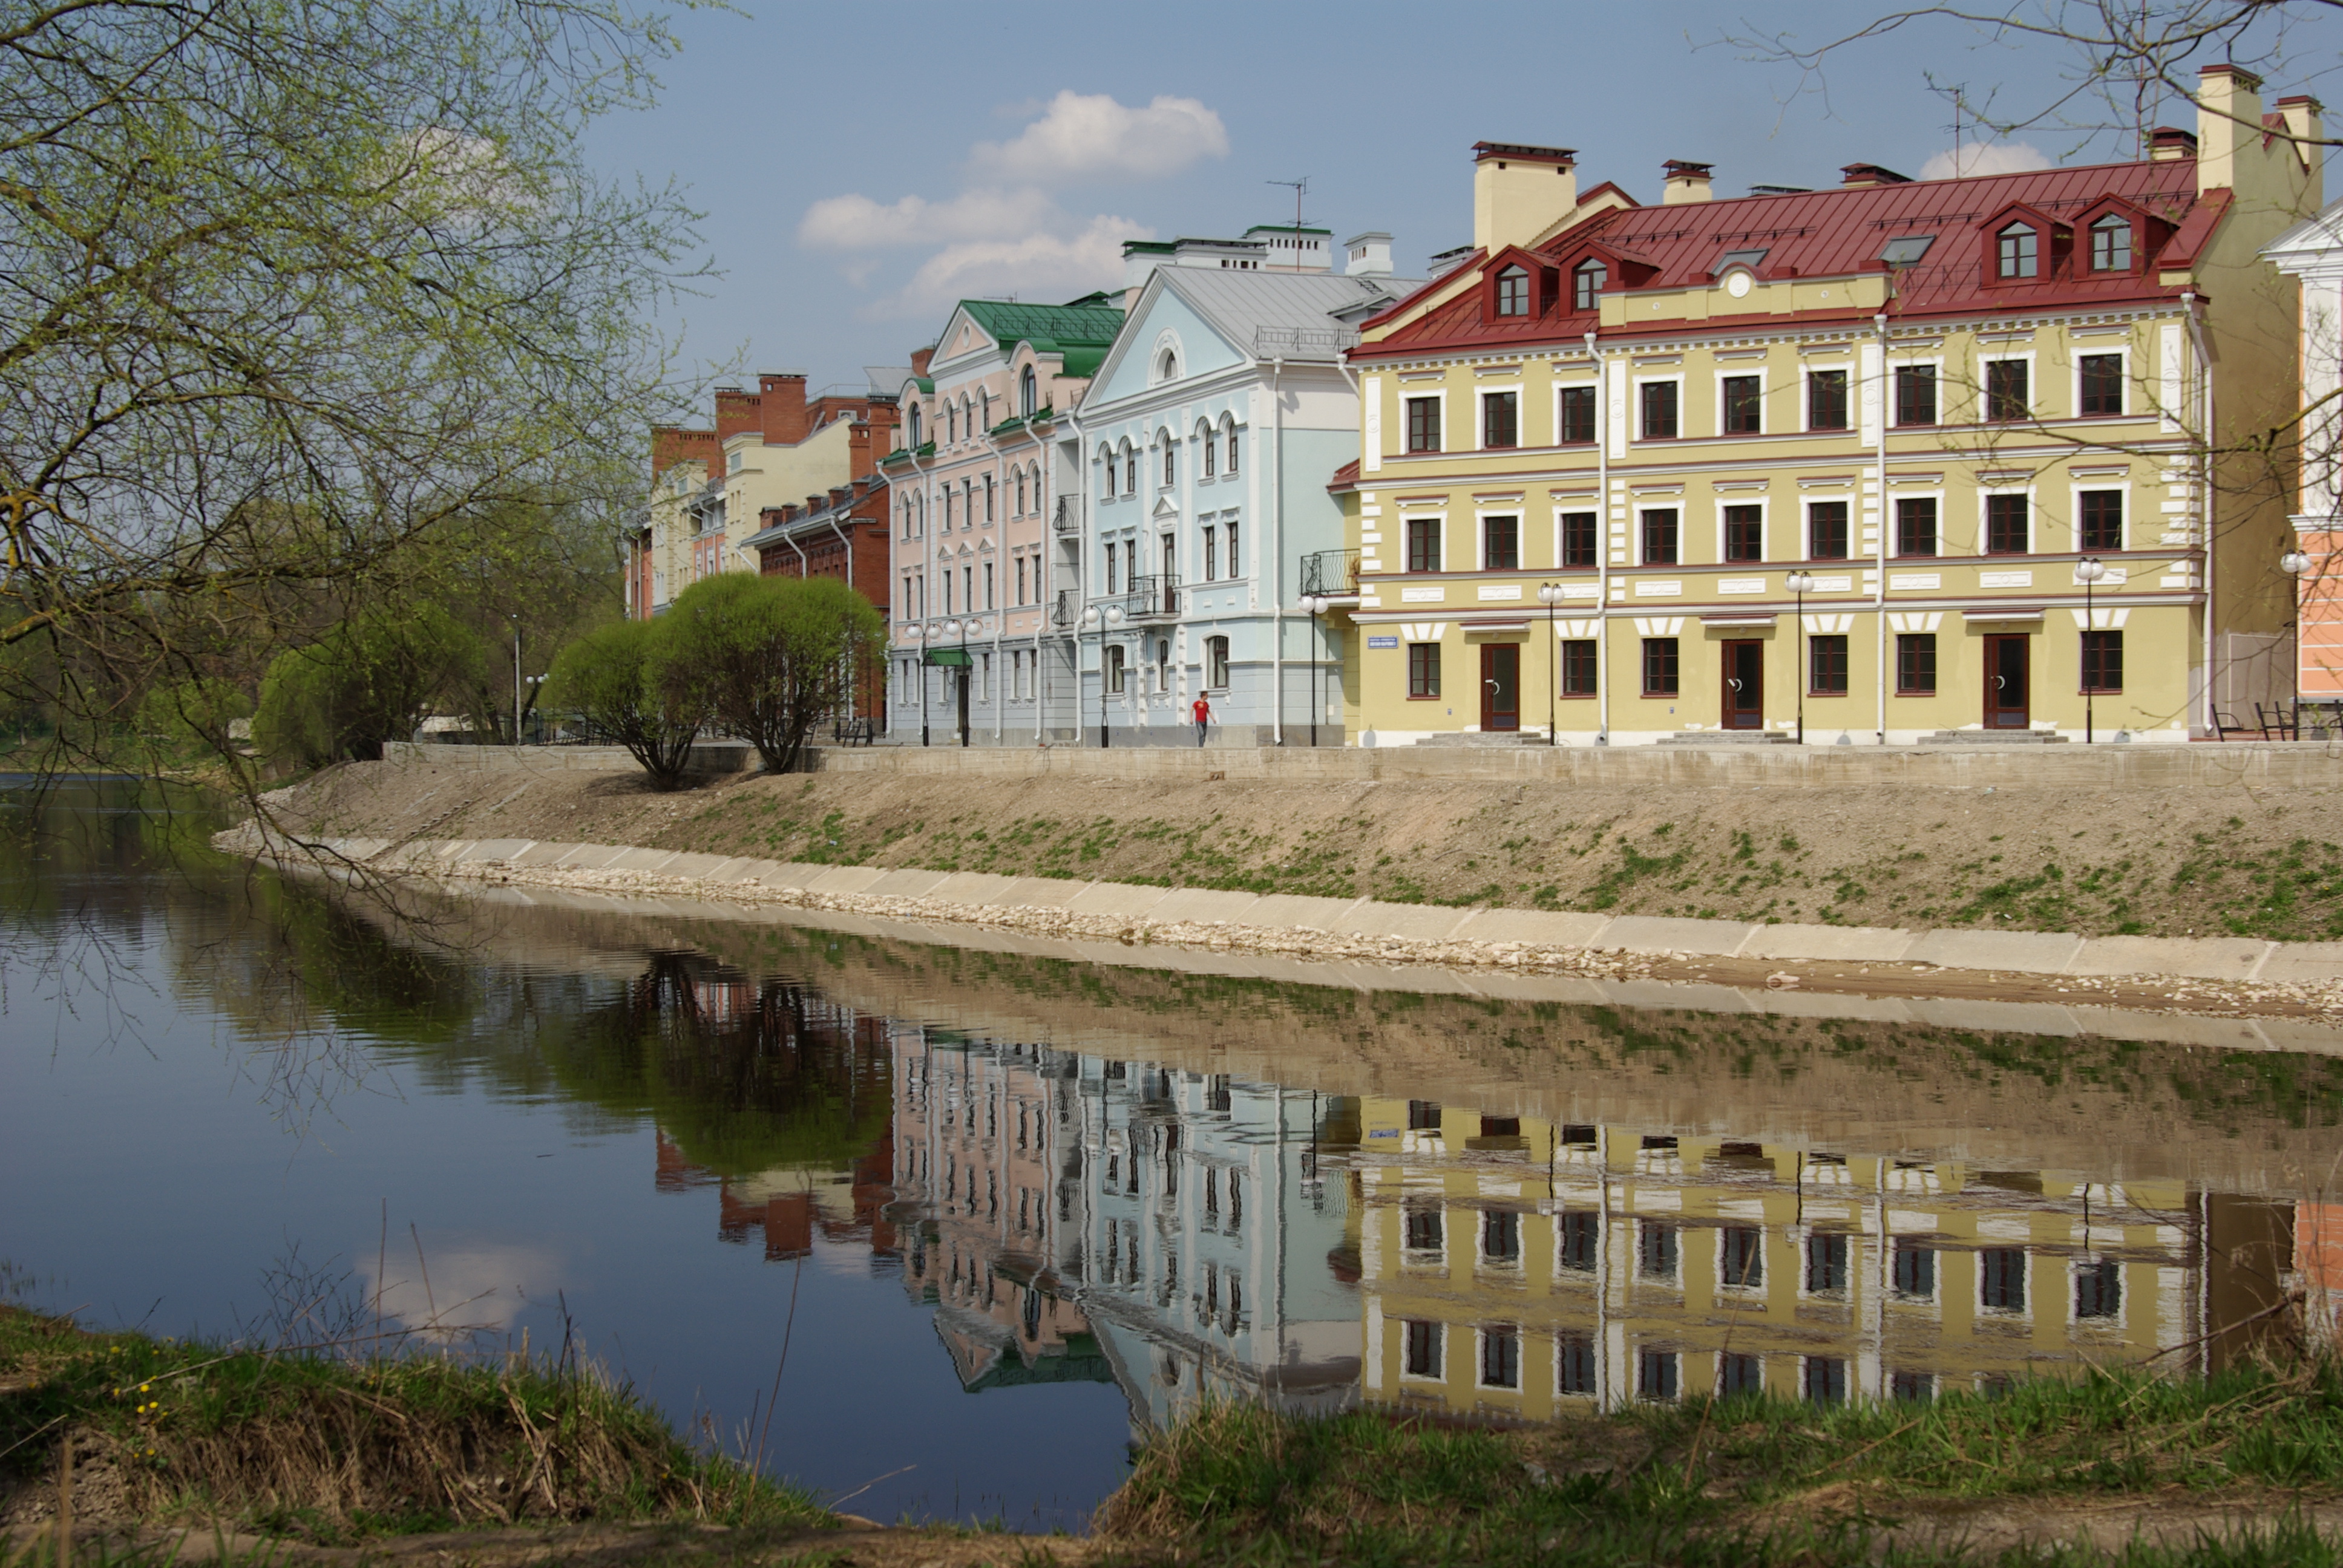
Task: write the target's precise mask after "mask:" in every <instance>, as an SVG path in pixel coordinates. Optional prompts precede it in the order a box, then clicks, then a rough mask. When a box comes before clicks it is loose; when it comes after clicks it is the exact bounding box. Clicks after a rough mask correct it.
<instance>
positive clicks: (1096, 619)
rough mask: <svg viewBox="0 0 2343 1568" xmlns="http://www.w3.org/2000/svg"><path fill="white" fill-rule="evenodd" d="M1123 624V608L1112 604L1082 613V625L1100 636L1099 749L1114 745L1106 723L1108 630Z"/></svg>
mask: <svg viewBox="0 0 2343 1568" xmlns="http://www.w3.org/2000/svg"><path fill="white" fill-rule="evenodd" d="M1121 624H1122V607H1121V605H1119V604H1111V605H1109V606H1107V607H1106V608H1104V609H1103V610H1101V608H1099V607H1098V606H1096V605H1091V606H1088V607H1086V608H1084V609H1083V611H1082V625H1083V626H1084V627H1086V628H1091V629H1092V630H1095V631H1096V632H1097V633H1098V634H1099V749H1100V750H1101V751H1103V750H1105V749H1107V748H1108V746H1110V745H1111V744H1112V742H1111V738H1110V737H1109V735H1108V733H1107V723H1106V628H1109V627H1111V626H1120V625H1121Z"/></svg>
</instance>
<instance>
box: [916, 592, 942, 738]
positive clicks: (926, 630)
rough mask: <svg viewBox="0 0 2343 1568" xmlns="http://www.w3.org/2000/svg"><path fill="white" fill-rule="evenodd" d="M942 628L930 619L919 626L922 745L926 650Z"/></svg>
mask: <svg viewBox="0 0 2343 1568" xmlns="http://www.w3.org/2000/svg"><path fill="white" fill-rule="evenodd" d="M942 630H943V628H942V627H941V626H940V624H938V623H937V622H935V621H932V620H931V621H930V622H928V624H927V625H925V626H923V627H921V628H920V745H922V746H925V745H926V744H927V743H928V670H929V668H930V665H929V663H928V650H929V648H932V647H933V646H934V645H935V640H936V638H937V636H938V635H939V634H940V632H941V631H942Z"/></svg>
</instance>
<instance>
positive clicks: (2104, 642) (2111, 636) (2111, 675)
mask: <svg viewBox="0 0 2343 1568" xmlns="http://www.w3.org/2000/svg"><path fill="white" fill-rule="evenodd" d="M2083 689H2084V690H2085V691H2100V692H2106V691H2121V690H2122V689H2123V633H2121V632H2119V631H2087V632H2085V633H2084V634H2083Z"/></svg>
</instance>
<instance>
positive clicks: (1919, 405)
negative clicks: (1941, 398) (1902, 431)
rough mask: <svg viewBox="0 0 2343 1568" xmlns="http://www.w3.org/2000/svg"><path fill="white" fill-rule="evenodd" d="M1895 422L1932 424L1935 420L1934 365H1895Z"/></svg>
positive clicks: (1900, 423)
mask: <svg viewBox="0 0 2343 1568" xmlns="http://www.w3.org/2000/svg"><path fill="white" fill-rule="evenodd" d="M1896 423H1897V424H1898V425H1933V424H1935V423H1936V367H1935V366H1933V365H1898V366H1897V367H1896Z"/></svg>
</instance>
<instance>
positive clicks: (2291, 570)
mask: <svg viewBox="0 0 2343 1568" xmlns="http://www.w3.org/2000/svg"><path fill="white" fill-rule="evenodd" d="M2317 564H2318V563H2317V562H2315V561H2313V560H2312V559H2311V558H2310V557H2309V556H2308V555H2307V554H2306V553H2304V552H2303V551H2301V550H2288V551H2287V552H2286V554H2284V555H2282V556H2280V557H2278V570H2280V571H2282V572H2284V573H2285V574H2286V575H2287V576H2288V578H2292V579H2293V583H2294V708H2295V712H2294V734H2295V739H2298V740H2299V739H2301V738H2302V579H2303V578H2304V577H2305V576H2306V575H2308V572H2309V570H2310V568H2312V567H2313V566H2315V565H2317Z"/></svg>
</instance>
